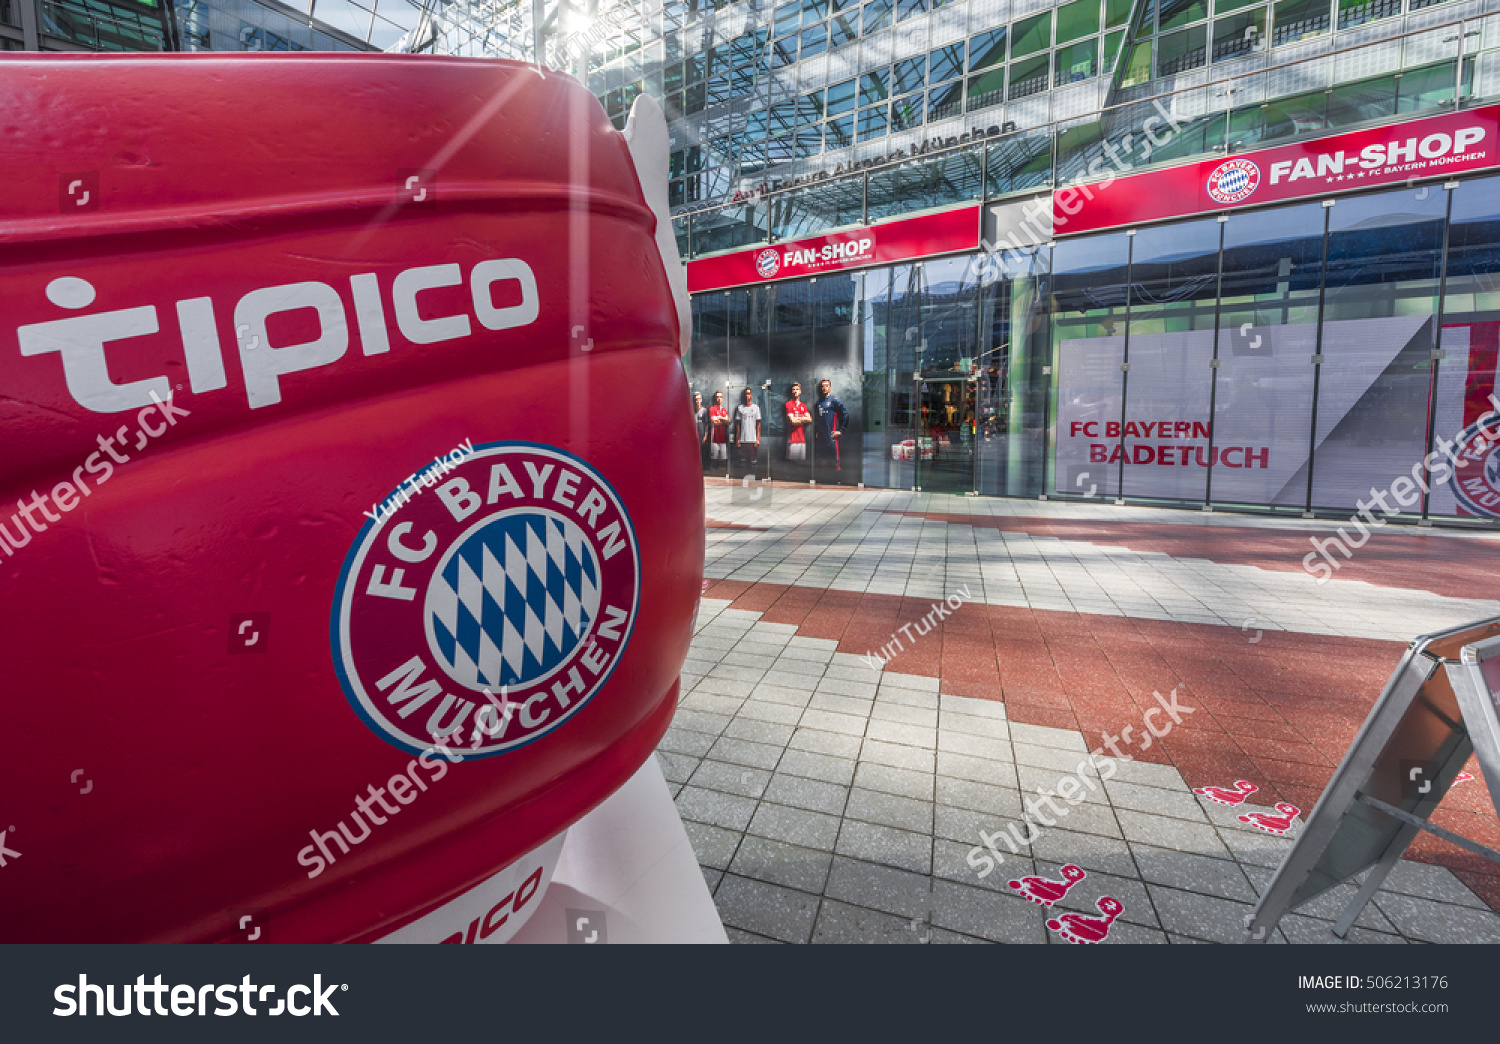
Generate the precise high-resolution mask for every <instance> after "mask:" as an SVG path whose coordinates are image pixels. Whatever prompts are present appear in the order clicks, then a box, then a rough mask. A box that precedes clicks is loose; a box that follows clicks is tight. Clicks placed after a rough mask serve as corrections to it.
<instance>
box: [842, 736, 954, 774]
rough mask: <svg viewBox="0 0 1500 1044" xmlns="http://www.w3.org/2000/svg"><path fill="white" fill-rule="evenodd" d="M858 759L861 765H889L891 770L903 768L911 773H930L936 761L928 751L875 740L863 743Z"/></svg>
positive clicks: (902, 744)
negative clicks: (866, 763)
mask: <svg viewBox="0 0 1500 1044" xmlns="http://www.w3.org/2000/svg"><path fill="white" fill-rule="evenodd" d="M859 759H860V762H861V763H864V762H870V763H873V764H876V765H889V766H891V767H892V768H904V769H909V770H911V771H912V772H931V771H933V769H934V767H935V766H936V759H935V758H934V757H933V752H932V751H930V750H923V749H921V748H920V747H910V746H907V745H906V744H904V743H886V742H883V741H882V740H875V739H867V740H865V741H864V745H863V746H862V747H861V748H860V753H859Z"/></svg>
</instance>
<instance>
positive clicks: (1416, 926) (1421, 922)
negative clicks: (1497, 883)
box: [1372, 892, 1500, 944]
mask: <svg viewBox="0 0 1500 1044" xmlns="http://www.w3.org/2000/svg"><path fill="white" fill-rule="evenodd" d="M1372 901H1373V902H1374V903H1375V905H1377V906H1379V907H1380V912H1381V913H1383V914H1385V915H1386V917H1388V918H1390V921H1391V923H1392V924H1394V925H1395V926H1396V928H1397V929H1398V930H1399V931H1400V932H1401V934H1402V935H1404V936H1406V937H1407V938H1408V939H1420V940H1422V941H1423V942H1430V943H1490V944H1494V943H1496V942H1500V915H1496V914H1495V913H1494V912H1492V911H1490V910H1476V909H1474V908H1473V907H1469V906H1457V905H1454V904H1452V903H1440V902H1436V901H1435V900H1432V899H1421V898H1418V897H1417V896H1414V895H1397V894H1394V893H1390V892H1377V893H1376V894H1375V898H1374V899H1373V900H1372Z"/></svg>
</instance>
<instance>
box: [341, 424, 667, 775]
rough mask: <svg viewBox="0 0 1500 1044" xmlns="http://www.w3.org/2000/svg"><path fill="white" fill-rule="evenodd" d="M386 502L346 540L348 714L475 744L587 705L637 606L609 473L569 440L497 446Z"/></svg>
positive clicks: (383, 728)
mask: <svg viewBox="0 0 1500 1044" xmlns="http://www.w3.org/2000/svg"><path fill="white" fill-rule="evenodd" d="M408 485H410V484H409V483H408ZM392 504H394V505H395V506H393V507H391V508H390V509H389V510H387V511H385V512H383V513H381V514H379V515H378V517H372V519H371V521H370V523H369V524H367V525H366V526H365V528H364V529H363V530H362V531H361V533H360V537H359V540H358V541H357V542H356V543H355V545H354V547H353V548H351V549H350V551H349V554H348V556H347V558H346V559H345V562H344V568H343V571H342V573H341V575H340V580H339V587H338V594H337V598H336V600H335V604H334V611H333V619H332V646H333V652H334V660H335V664H336V666H337V668H338V673H339V679H340V682H341V683H342V684H343V687H344V693H345V695H346V696H347V697H348V699H349V703H350V705H351V707H353V709H354V711H355V712H356V713H357V714H358V715H359V716H360V717H361V718H362V719H363V720H364V721H365V723H366V724H367V725H369V726H370V728H371V729H373V730H374V731H375V732H376V733H377V734H378V735H380V736H381V737H382V738H383V739H385V740H386V741H387V742H389V743H391V744H393V745H395V746H397V747H400V748H402V749H405V750H409V751H412V752H414V753H416V752H421V751H423V750H426V749H429V748H430V747H432V745H433V744H434V743H436V742H442V743H443V744H445V745H447V746H452V747H457V748H461V749H462V750H463V752H464V753H465V755H466V756H484V755H488V754H498V753H500V752H502V751H505V750H510V749H513V748H515V747H519V746H521V745H523V744H526V743H529V742H532V741H533V740H535V739H537V738H539V737H540V736H542V735H544V734H546V733H547V732H550V731H551V730H553V729H555V728H558V727H559V726H561V725H562V724H563V723H564V722H566V721H567V720H568V719H569V718H571V717H572V716H573V715H575V714H576V713H578V712H579V710H580V709H582V707H583V706H584V705H585V704H586V703H588V701H589V699H590V698H591V697H592V696H593V695H594V693H595V692H597V691H598V690H599V688H600V687H601V686H602V685H603V684H604V683H605V681H606V680H608V678H609V675H610V673H611V672H612V671H613V670H614V666H615V664H616V662H618V660H619V658H620V656H621V654H622V653H623V652H624V649H625V646H626V644H627V643H628V642H629V640H630V634H631V630H632V628H633V627H634V623H635V618H636V613H637V609H638V605H639V592H640V564H639V554H638V546H637V543H636V534H635V529H634V526H633V525H632V523H631V521H630V518H629V516H628V515H627V514H626V512H625V508H624V505H623V504H622V503H621V502H620V500H619V498H618V497H617V496H616V494H615V492H614V490H613V489H612V488H611V487H610V485H609V483H608V482H607V481H605V479H604V478H603V477H602V476H601V475H599V474H598V473H597V472H596V471H594V470H593V469H592V468H591V467H590V466H589V465H588V464H586V463H584V462H583V461H582V460H579V459H578V458H577V457H574V456H573V455H572V454H569V453H566V452H564V451H563V450H560V449H556V448H554V447H551V446H543V445H538V444H535V443H523V442H513V443H490V444H487V445H483V446H477V447H475V451H474V453H473V454H471V455H470V456H469V457H467V458H465V459H464V460H463V462H462V463H460V464H459V465H458V466H457V467H456V468H454V469H453V470H452V471H450V472H448V473H447V474H446V475H444V476H442V477H440V478H437V479H436V480H434V481H433V482H432V486H431V488H430V489H428V490H426V491H424V492H422V493H421V494H419V495H416V496H411V497H408V498H405V499H401V498H396V499H393V500H392Z"/></svg>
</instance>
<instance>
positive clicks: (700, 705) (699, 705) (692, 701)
mask: <svg viewBox="0 0 1500 1044" xmlns="http://www.w3.org/2000/svg"><path fill="white" fill-rule="evenodd" d="M744 702H745V701H744V700H742V699H739V698H737V697H734V696H719V695H717V694H715V693H711V692H690V693H688V694H687V695H686V696H684V697H683V698H682V699H681V700H680V701H679V702H678V704H677V706H678V708H679V709H680V710H693V711H707V712H708V713H710V714H729V715H733V714H734V713H735V712H736V711H738V710H739V709H740V705H741V704H742V703H744Z"/></svg>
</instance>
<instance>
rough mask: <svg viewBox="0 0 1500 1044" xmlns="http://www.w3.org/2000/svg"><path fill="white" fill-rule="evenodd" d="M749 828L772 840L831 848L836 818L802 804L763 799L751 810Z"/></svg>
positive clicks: (826, 850) (823, 849) (805, 846)
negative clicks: (780, 802) (752, 811)
mask: <svg viewBox="0 0 1500 1044" xmlns="http://www.w3.org/2000/svg"><path fill="white" fill-rule="evenodd" d="M749 832H750V833H752V834H757V835H759V836H761V837H768V838H770V839H771V840H773V841H785V842H787V843H788V844H792V845H799V846H801V847H802V848H815V849H818V850H819V851H823V852H831V851H833V847H834V840H835V839H836V838H837V837H838V834H839V819H838V817H837V816H830V815H825V814H824V813H822V812H812V811H809V810H808V809H805V808H792V807H790V806H788V805H773V804H770V803H769V802H763V803H762V804H761V806H760V808H758V809H756V810H755V818H754V819H752V820H751V821H750V826H749Z"/></svg>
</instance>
